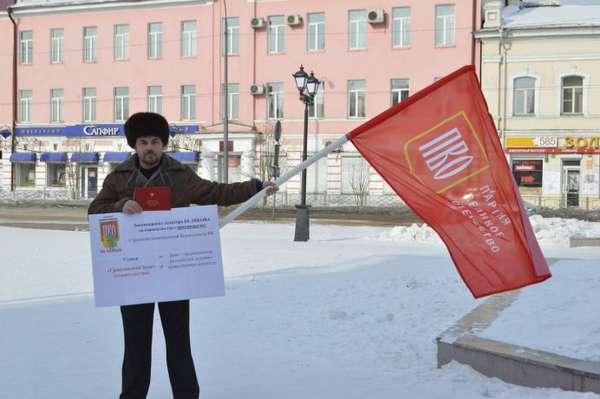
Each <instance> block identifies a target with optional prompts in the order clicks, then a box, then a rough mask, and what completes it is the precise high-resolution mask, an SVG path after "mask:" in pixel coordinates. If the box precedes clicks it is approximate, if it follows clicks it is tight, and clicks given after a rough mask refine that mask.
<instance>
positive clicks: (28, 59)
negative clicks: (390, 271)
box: [19, 30, 33, 65]
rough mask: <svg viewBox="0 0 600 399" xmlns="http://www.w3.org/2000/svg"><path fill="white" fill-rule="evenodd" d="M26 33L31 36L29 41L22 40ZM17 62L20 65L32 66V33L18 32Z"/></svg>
mask: <svg viewBox="0 0 600 399" xmlns="http://www.w3.org/2000/svg"><path fill="white" fill-rule="evenodd" d="M26 33H30V34H31V38H30V39H24V38H23V36H24V34H26ZM19 62H20V64H22V65H29V64H33V31H32V30H22V31H20V32H19Z"/></svg>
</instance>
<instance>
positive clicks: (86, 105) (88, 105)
mask: <svg viewBox="0 0 600 399" xmlns="http://www.w3.org/2000/svg"><path fill="white" fill-rule="evenodd" d="M88 89H91V90H93V91H94V92H93V95H89V94H87V92H86V90H88ZM81 97H82V107H83V115H82V118H81V119H82V120H83V122H96V88H95V87H84V88H83V89H82V90H81Z"/></svg>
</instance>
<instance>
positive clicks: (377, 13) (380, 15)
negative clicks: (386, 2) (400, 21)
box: [367, 10, 385, 24]
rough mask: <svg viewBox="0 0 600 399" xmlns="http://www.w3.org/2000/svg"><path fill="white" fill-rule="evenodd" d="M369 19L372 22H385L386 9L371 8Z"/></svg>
mask: <svg viewBox="0 0 600 399" xmlns="http://www.w3.org/2000/svg"><path fill="white" fill-rule="evenodd" d="M367 20H368V21H369V23H370V24H382V23H384V22H385V11H383V10H370V11H369V14H367Z"/></svg>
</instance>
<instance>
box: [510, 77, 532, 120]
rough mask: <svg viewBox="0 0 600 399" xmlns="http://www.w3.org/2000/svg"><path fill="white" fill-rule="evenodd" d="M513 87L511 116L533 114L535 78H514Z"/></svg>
mask: <svg viewBox="0 0 600 399" xmlns="http://www.w3.org/2000/svg"><path fill="white" fill-rule="evenodd" d="M513 86H514V87H513V115H528V114H529V115H533V114H535V78H528V77H523V78H516V79H515V80H514V85H513Z"/></svg>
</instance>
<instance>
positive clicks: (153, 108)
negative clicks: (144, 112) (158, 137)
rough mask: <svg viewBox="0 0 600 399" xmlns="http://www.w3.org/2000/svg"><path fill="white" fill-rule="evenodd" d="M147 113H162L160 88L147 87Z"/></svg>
mask: <svg viewBox="0 0 600 399" xmlns="http://www.w3.org/2000/svg"><path fill="white" fill-rule="evenodd" d="M148 112H154V113H156V114H161V113H162V86H148Z"/></svg>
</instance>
